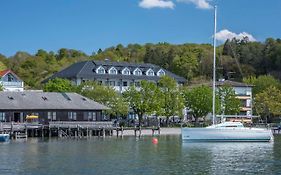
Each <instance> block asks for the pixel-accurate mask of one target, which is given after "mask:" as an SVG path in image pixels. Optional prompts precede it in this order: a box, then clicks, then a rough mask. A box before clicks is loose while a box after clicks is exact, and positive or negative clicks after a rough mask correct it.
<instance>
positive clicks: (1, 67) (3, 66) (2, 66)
mask: <svg viewBox="0 0 281 175" xmlns="http://www.w3.org/2000/svg"><path fill="white" fill-rule="evenodd" d="M5 69H7V66H6V65H5V64H4V63H2V62H1V61H0V71H2V70H5Z"/></svg>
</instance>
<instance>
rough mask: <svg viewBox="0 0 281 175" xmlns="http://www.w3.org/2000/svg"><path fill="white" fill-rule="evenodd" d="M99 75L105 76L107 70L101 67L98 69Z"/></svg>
mask: <svg viewBox="0 0 281 175" xmlns="http://www.w3.org/2000/svg"><path fill="white" fill-rule="evenodd" d="M96 72H97V73H98V74H105V70H104V68H103V67H102V66H100V67H99V68H97V71H96Z"/></svg>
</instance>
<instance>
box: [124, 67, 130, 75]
mask: <svg viewBox="0 0 281 175" xmlns="http://www.w3.org/2000/svg"><path fill="white" fill-rule="evenodd" d="M122 74H123V75H130V70H129V69H128V68H127V67H126V68H125V69H123V71H122Z"/></svg>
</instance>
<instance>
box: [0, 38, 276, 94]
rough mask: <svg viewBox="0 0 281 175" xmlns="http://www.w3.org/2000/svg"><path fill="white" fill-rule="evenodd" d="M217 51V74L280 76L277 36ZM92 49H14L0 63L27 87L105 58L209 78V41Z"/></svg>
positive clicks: (229, 43)
mask: <svg viewBox="0 0 281 175" xmlns="http://www.w3.org/2000/svg"><path fill="white" fill-rule="evenodd" d="M217 51H218V52H217V53H218V55H217V62H218V65H217V67H218V74H221V75H220V76H223V77H225V78H232V77H234V78H235V79H236V80H241V79H242V77H247V76H256V77H258V76H260V75H266V74H270V75H272V76H273V77H275V78H278V79H281V40H280V39H272V38H269V39H267V40H266V41H265V42H264V43H261V42H249V40H248V39H247V38H244V39H242V40H237V39H233V40H227V41H226V42H225V44H224V45H222V46H218V48H217ZM96 52H97V53H95V52H93V54H92V55H91V56H88V55H86V54H85V53H83V52H81V51H79V50H74V49H66V48H62V49H59V50H58V51H57V52H52V51H51V52H47V51H45V50H42V49H40V50H38V52H37V53H36V54H35V55H30V54H28V53H26V52H17V53H16V54H15V55H14V56H12V57H10V58H9V59H7V58H6V57H5V56H3V55H1V54H0V62H2V63H3V64H4V65H6V67H7V68H8V69H12V70H13V71H14V72H15V73H16V74H17V75H18V76H19V77H20V78H21V79H22V80H23V81H24V82H25V84H26V85H27V86H28V87H27V88H29V89H39V88H42V85H41V81H42V80H44V79H46V78H48V77H50V76H51V75H52V74H53V73H55V72H58V71H60V70H62V69H63V68H65V67H67V66H69V65H71V64H73V63H76V62H78V61H85V60H104V59H106V58H108V59H110V60H112V61H128V62H136V63H142V62H146V63H153V64H156V65H159V66H161V67H163V68H165V69H167V70H169V71H171V72H174V73H176V74H178V75H180V76H183V77H185V78H187V79H188V80H189V81H190V80H193V79H194V78H196V77H206V78H207V79H210V78H211V77H212V66H211V65H212V63H213V49H212V46H211V45H209V44H179V45H175V44H168V43H158V44H150V43H148V44H144V45H140V44H129V45H127V46H123V45H121V44H118V45H117V46H114V47H109V48H107V49H104V50H101V49H99V50H98V51H96ZM0 64H1V63H0ZM0 67H1V66H0ZM0 69H1V68H0ZM240 72H241V73H242V74H241V73H240ZM223 77H221V78H223Z"/></svg>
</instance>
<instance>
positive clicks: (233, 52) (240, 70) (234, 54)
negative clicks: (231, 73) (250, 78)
mask: <svg viewBox="0 0 281 175" xmlns="http://www.w3.org/2000/svg"><path fill="white" fill-rule="evenodd" d="M229 47H230V50H231V52H232V55H233V58H234V60H235V62H236V64H237V66H238V69H239V72H240V74H241V76H242V78H243V77H244V74H243V72H242V69H241V66H240V63H239V61H238V59H237V55H236V52H235V51H234V49H233V47H232V45H231V43H230V42H229Z"/></svg>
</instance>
